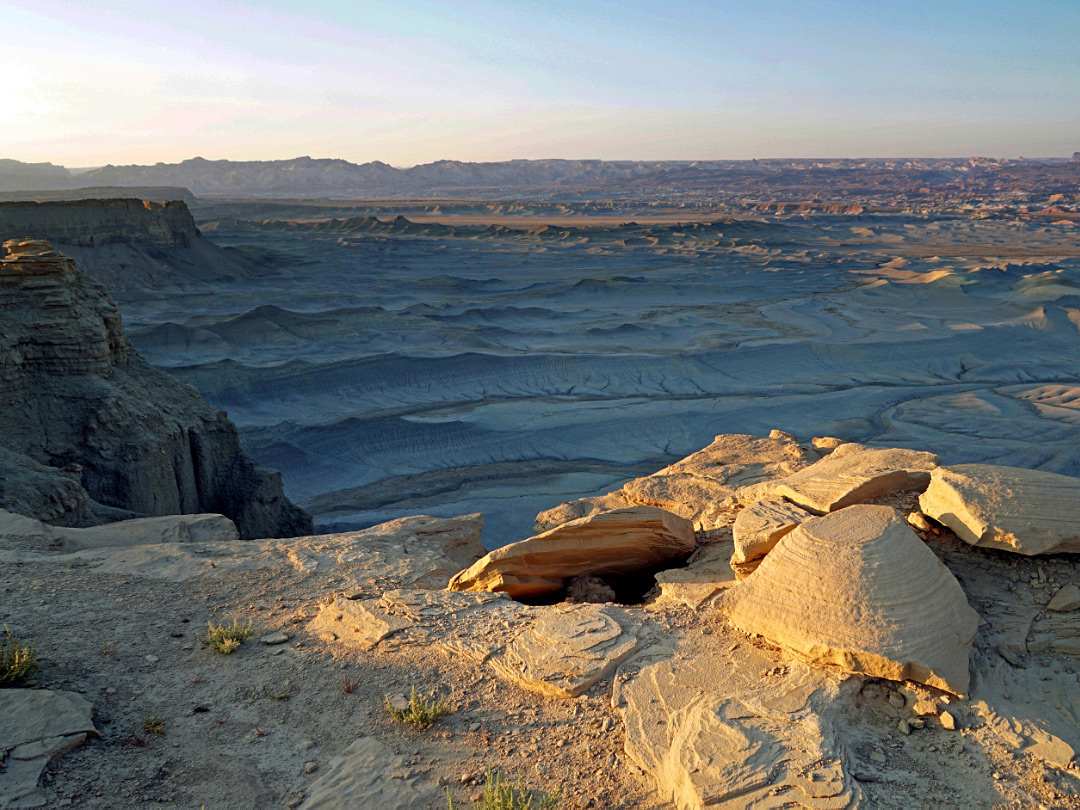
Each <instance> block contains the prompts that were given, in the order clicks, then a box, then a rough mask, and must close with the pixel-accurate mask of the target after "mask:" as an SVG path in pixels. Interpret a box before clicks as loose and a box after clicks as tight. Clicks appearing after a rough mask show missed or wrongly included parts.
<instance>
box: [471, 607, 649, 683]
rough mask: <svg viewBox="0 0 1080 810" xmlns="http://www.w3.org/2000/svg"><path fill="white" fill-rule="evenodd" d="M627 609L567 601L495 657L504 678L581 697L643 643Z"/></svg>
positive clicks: (496, 665) (549, 612)
mask: <svg viewBox="0 0 1080 810" xmlns="http://www.w3.org/2000/svg"><path fill="white" fill-rule="evenodd" d="M629 627H631V622H630V620H629V617H628V616H627V615H626V612H625V611H624V610H622V609H620V608H617V607H613V606H610V605H604V606H600V605H587V604H583V605H561V606H558V607H553V608H549V609H547V610H545V611H543V614H542V615H541V616H540V618H538V619H537V620H536V621H535V622H533V624H532V625H531V626H530V627H529V628H528V629H526V630H525V631H524V632H522V633H521V634H520V635H518V636H517V638H515V639H514V640H513V641H512V642H511V643H510V644H508V645H507V647H506V650H505V652H504V653H503V654H501V655H497V656H495V657H494V658H492V659H491V661H490V665H491V667H492V668H493V669H494V670H495V671H496V672H497V673H498V674H499V675H501V676H502V677H503V678H506V679H507V680H510V681H513V682H516V683H518V684H519V685H520V686H523V687H524V688H526V689H531V690H533V691H537V692H541V693H543V694H546V695H550V696H552V697H562V698H570V697H577V696H578V695H580V694H581V693H582V692H584V691H585V690H586V689H588V688H589V687H590V686H592V685H593V684H594V683H596V682H597V681H599V680H600V679H602V678H604V677H606V676H607V675H610V674H611V673H612V672H614V670H615V667H616V666H618V664H619V663H620V662H621V661H622V660H623V659H625V658H626V657H627V656H628V655H630V654H631V653H632V652H634V651H635V650H636V649H637V646H638V641H637V638H636V637H635V636H634V634H633V633H631V632H630V631H629V630H628V628H629Z"/></svg>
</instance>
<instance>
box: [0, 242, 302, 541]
mask: <svg viewBox="0 0 1080 810" xmlns="http://www.w3.org/2000/svg"><path fill="white" fill-rule="evenodd" d="M4 248H5V250H6V252H7V254H8V255H6V257H4V258H3V259H0V507H2V508H6V509H10V510H12V511H16V512H20V513H22V514H26V515H28V516H30V517H34V518H38V519H40V520H43V521H46V522H49V523H55V524H60V525H69V526H91V525H97V524H100V523H104V522H108V521H112V520H117V519H120V518H124V517H139V516H156V515H168V514H195V513H216V514H222V515H225V516H226V517H228V518H230V519H231V520H232V521H233V522H234V523H235V524H236V526H237V528H238V530H239V531H240V535H241V537H243V538H253V537H292V536H296V535H302V534H310V533H311V531H312V523H311V518H310V516H309V515H308V514H307V513H306V512H304V511H303V510H301V509H299V508H297V507H296V506H294V505H293V504H292V503H290V502H289V500H288V499H287V498H286V497H285V495H284V492H283V491H282V485H281V476H280V475H279V474H278V473H276V472H272V471H270V470H267V469H264V468H263V467H260V466H259V465H258V464H256V463H255V461H254V460H253V459H252V458H251V457H250V456H248V455H247V454H246V453H245V452H244V451H243V449H242V448H241V447H240V441H239V437H238V435H237V432H236V428H235V427H234V426H233V424H232V423H231V422H230V421H229V420H228V419H227V418H226V416H225V414H224V413H222V412H220V411H217V410H215V409H213V408H211V407H210V406H209V405H208V404H207V403H206V402H204V401H203V399H202V397H201V396H199V393H198V392H197V391H196V390H195V389H194V388H192V387H191V386H188V385H185V384H183V383H181V382H179V381H177V380H176V379H174V378H173V377H171V376H169V375H168V374H166V373H165V372H163V371H160V370H158V369H155V368H153V367H151V366H150V365H149V364H148V363H147V362H146V361H145V360H143V358H142V357H140V356H139V354H138V352H136V351H135V349H134V348H133V347H132V345H131V343H130V342H129V341H128V339H127V337H126V336H125V334H124V331H123V328H122V326H121V322H120V314H119V312H118V311H117V309H116V305H115V303H113V301H112V300H111V299H110V298H109V296H108V295H107V294H106V293H105V291H104V290H103V289H102V288H101V287H100V286H99V285H97V284H95V283H94V282H92V281H89V280H88V279H87V278H86V277H84V276H83V275H82V274H81V273H80V272H79V271H78V270H77V269H76V267H75V262H74V261H72V260H71V259H70V258H68V257H66V256H63V255H61V254H59V253H58V252H56V251H55V250H53V248H52V245H50V244H49V243H48V242H43V241H41V240H25V239H24V240H10V241H8V242H6V243H4Z"/></svg>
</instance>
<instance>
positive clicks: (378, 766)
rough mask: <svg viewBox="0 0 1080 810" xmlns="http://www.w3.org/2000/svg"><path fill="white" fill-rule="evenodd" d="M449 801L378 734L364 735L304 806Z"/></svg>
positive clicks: (304, 809) (399, 809) (388, 806)
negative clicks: (416, 773) (375, 735)
mask: <svg viewBox="0 0 1080 810" xmlns="http://www.w3.org/2000/svg"><path fill="white" fill-rule="evenodd" d="M440 802H445V799H444V798H443V797H442V795H441V793H440V791H439V789H438V788H436V787H435V786H434V785H432V784H429V783H425V782H424V781H422V780H421V779H419V778H418V777H416V776H413V775H412V772H411V771H410V769H409V768H408V767H407V766H406V764H405V760H404V759H402V758H401V757H399V756H397V755H396V754H394V752H393V751H391V750H390V749H389V748H388V747H387V746H385V745H384V744H383V743H381V742H379V741H378V740H376V739H375V738H374V737H360V738H359V739H358V740H356V741H354V742H353V743H352V745H350V746H349V747H348V748H346V749H345V751H344V753H342V754H341V756H338V757H334V759H332V760H331V761H330V767H329V768H328V769H327V771H326V773H325V774H323V775H322V776H321V777H319V779H318V780H316V781H315V782H314V783H313V784H312V785H311V787H310V789H309V790H308V791H307V798H306V799H305V800H304V803H303V804H301V805H300V808H301V810H357V808H361V807H372V808H379V810H417V808H421V807H437V806H439V804H440Z"/></svg>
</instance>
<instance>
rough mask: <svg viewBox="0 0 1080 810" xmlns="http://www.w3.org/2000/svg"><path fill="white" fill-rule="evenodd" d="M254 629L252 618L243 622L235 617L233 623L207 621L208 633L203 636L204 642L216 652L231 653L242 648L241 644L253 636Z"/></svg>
mask: <svg viewBox="0 0 1080 810" xmlns="http://www.w3.org/2000/svg"><path fill="white" fill-rule="evenodd" d="M253 632H254V631H253V630H252V629H251V619H248V621H247V623H246V624H244V623H241V621H240V620H239V619H233V620H232V624H228V625H226V624H214V623H213V622H207V631H206V635H204V636H203V637H202V643H203V644H205V645H206V646H207V647H209V648H210V649H211V650H213V651H214V652H216V653H220V654H221V655H231V654H232V653H234V652H236V651H237V650H238V649H240V645H241V644H243V643H244V642H245V641H247V640H248V639H249V638H251V635H252V633H253Z"/></svg>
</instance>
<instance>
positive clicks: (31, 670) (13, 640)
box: [0, 625, 41, 687]
mask: <svg viewBox="0 0 1080 810" xmlns="http://www.w3.org/2000/svg"><path fill="white" fill-rule="evenodd" d="M40 668H41V663H40V662H39V661H38V657H37V649H36V648H35V647H34V645H33V644H28V643H26V642H25V641H23V640H22V639H21V638H19V637H18V636H16V635H15V634H14V633H12V632H11V630H10V629H8V627H7V625H5V626H4V633H3V635H2V636H0V687H6V686H18V685H19V684H21V683H22V682H23V681H26V680H28V679H29V678H31V677H32V676H33V675H34V674H35V673H37V671H38V670H39V669H40Z"/></svg>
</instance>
